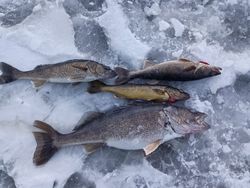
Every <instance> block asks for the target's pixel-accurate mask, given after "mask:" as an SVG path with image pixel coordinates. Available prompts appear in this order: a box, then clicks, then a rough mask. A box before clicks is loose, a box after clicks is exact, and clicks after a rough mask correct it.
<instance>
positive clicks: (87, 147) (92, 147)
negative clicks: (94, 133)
mask: <svg viewBox="0 0 250 188" xmlns="http://www.w3.org/2000/svg"><path fill="white" fill-rule="evenodd" d="M103 145H104V144H103V143H96V144H84V145H83V147H84V149H85V150H86V151H87V152H88V153H93V152H94V151H96V150H97V149H98V148H100V147H102V146H103Z"/></svg>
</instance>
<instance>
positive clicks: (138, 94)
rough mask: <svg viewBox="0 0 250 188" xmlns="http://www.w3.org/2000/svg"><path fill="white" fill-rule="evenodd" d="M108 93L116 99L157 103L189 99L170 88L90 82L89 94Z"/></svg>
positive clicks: (182, 93)
mask: <svg viewBox="0 0 250 188" xmlns="http://www.w3.org/2000/svg"><path fill="white" fill-rule="evenodd" d="M102 91H103V92H110V93H113V94H115V95H116V96H117V97H121V98H126V99H134V100H145V101H157V102H170V103H173V102H176V101H179V100H186V99H189V97H190V96H189V94H188V93H186V92H184V91H182V90H180V89H177V88H173V87H170V86H153V85H135V84H126V85H120V86H108V85H105V84H103V83H101V82H98V81H94V82H91V83H90V85H89V88H88V92H89V93H97V92H102Z"/></svg>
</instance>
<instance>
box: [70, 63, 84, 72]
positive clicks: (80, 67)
mask: <svg viewBox="0 0 250 188" xmlns="http://www.w3.org/2000/svg"><path fill="white" fill-rule="evenodd" d="M72 67H74V68H77V69H80V70H82V71H87V70H88V67H87V66H86V65H81V64H79V63H76V64H72Z"/></svg>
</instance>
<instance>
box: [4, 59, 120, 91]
mask: <svg viewBox="0 0 250 188" xmlns="http://www.w3.org/2000/svg"><path fill="white" fill-rule="evenodd" d="M0 72H1V73H2V74H1V75H0V84H5V83H9V82H12V81H15V80H32V82H33V84H34V86H35V87H40V86H42V85H43V84H44V83H46V82H54V83H77V82H89V81H93V80H100V81H103V82H106V83H108V82H109V81H110V82H112V78H114V77H115V76H116V73H115V72H114V71H113V70H111V69H110V68H109V67H108V66H105V65H103V64H100V63H97V62H95V61H91V60H82V59H73V60H68V61H64V62H61V63H56V64H47V65H39V66H37V67H35V68H34V69H33V70H30V71H20V70H18V69H16V68H14V67H12V66H11V65H8V64H6V63H4V62H1V63H0Z"/></svg>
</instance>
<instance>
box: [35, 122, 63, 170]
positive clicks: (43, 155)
mask: <svg viewBox="0 0 250 188" xmlns="http://www.w3.org/2000/svg"><path fill="white" fill-rule="evenodd" d="M34 126H35V127H37V128H39V129H41V130H43V131H44V132H33V134H34V137H35V139H36V142H37V146H36V150H35V153H34V156H33V163H34V164H35V165H37V166H38V165H42V164H44V163H46V162H47V161H48V160H49V159H50V158H51V157H52V156H53V155H54V154H55V152H56V151H57V150H58V148H57V147H56V146H55V145H54V141H55V140H56V139H57V137H58V136H59V135H60V133H58V132H57V131H56V130H54V129H53V128H52V127H51V126H50V125H48V124H46V123H44V122H42V121H37V120H36V121H35V122H34Z"/></svg>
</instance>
